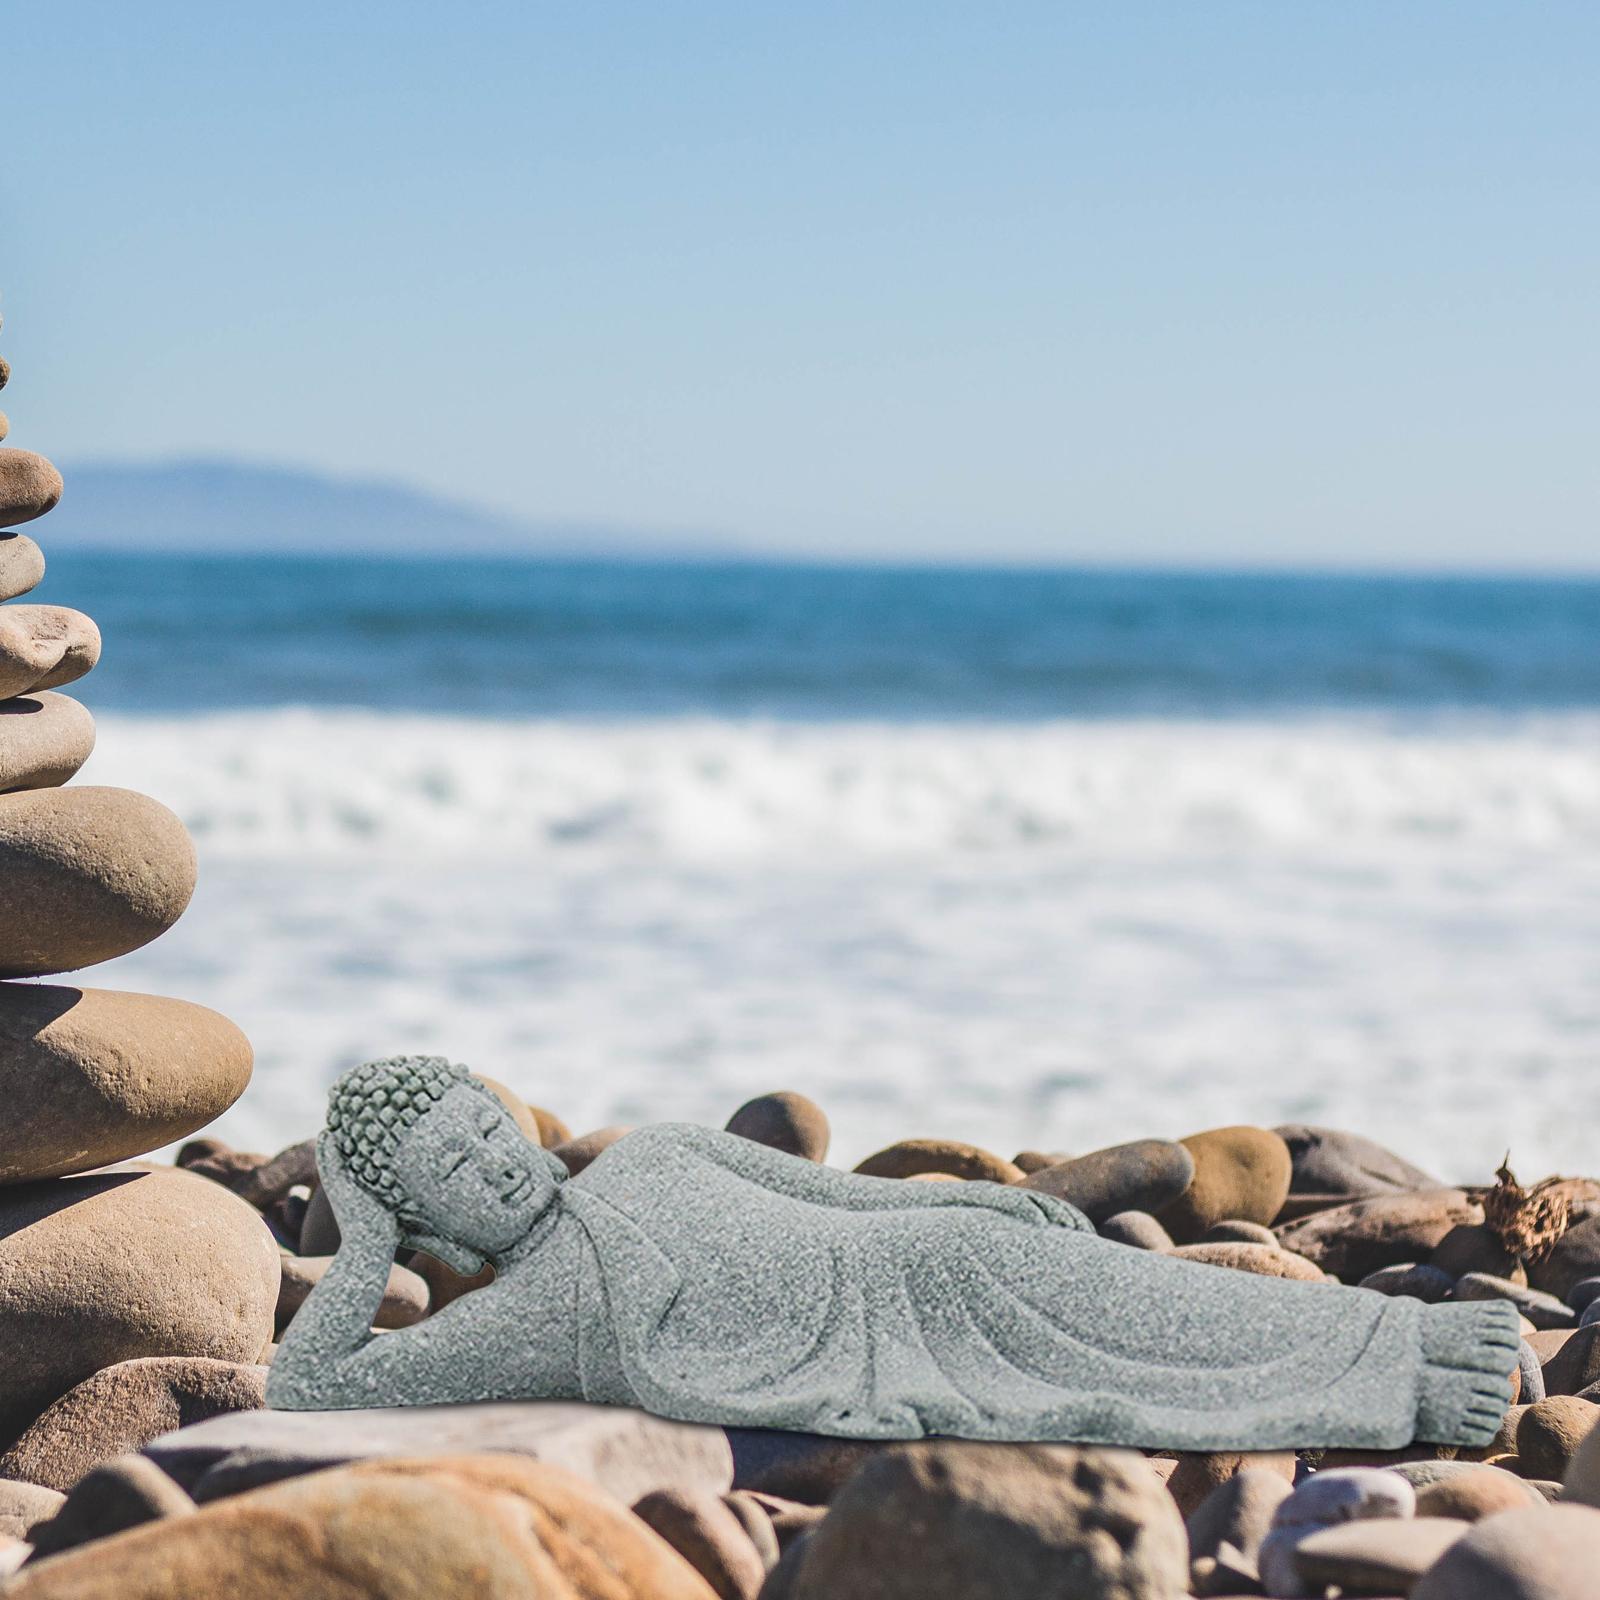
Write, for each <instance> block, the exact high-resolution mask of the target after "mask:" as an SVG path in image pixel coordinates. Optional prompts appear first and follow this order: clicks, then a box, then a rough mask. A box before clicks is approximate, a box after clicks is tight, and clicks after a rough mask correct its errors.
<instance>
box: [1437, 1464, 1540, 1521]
mask: <svg viewBox="0 0 1600 1600" xmlns="http://www.w3.org/2000/svg"><path fill="white" fill-rule="evenodd" d="M1527 1503H1528V1489H1527V1485H1526V1484H1524V1483H1523V1481H1522V1480H1521V1479H1520V1478H1518V1477H1517V1476H1515V1474H1513V1473H1510V1472H1505V1471H1502V1470H1500V1469H1499V1468H1485V1469H1484V1470H1483V1471H1481V1472H1463V1473H1459V1474H1457V1475H1456V1476H1455V1477H1452V1478H1445V1479H1442V1480H1441V1481H1440V1482H1438V1483H1430V1484H1429V1485H1427V1487H1426V1488H1423V1489H1419V1490H1418V1491H1417V1515H1418V1516H1419V1517H1454V1518H1455V1519H1456V1520H1457V1521H1458V1522H1476V1521H1478V1519H1479V1518H1480V1517H1492V1516H1493V1515H1494V1514H1495V1512H1497V1511H1516V1510H1518V1509H1520V1508H1521V1507H1523V1506H1526V1505H1527Z"/></svg>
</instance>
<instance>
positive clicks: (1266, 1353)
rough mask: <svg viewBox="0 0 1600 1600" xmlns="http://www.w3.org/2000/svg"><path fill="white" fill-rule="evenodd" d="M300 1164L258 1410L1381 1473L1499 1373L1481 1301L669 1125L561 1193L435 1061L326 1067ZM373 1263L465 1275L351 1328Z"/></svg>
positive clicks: (1447, 1432) (1513, 1326) (482, 1098)
mask: <svg viewBox="0 0 1600 1600" xmlns="http://www.w3.org/2000/svg"><path fill="white" fill-rule="evenodd" d="M317 1155H318V1169H319V1171H320V1173H321V1176H322V1184H323V1188H324V1190H325V1191H326V1193H327V1195H328V1198H329V1200H330V1201H331V1203H332V1205H333V1209H334V1213H335V1216H336V1217H337V1220H338V1223H339V1228H340V1233H341V1238H342V1243H341V1246H340V1250H339V1254H338V1257H337V1259H336V1260H335V1261H334V1263H333V1265H332V1267H331V1268H330V1269H329V1270H328V1272H327V1274H326V1276H324V1278H323V1279H322V1281H321V1282H320V1283H319V1284H318V1285H317V1287H316V1288H315V1289H314V1290H313V1291H312V1292H311V1295H310V1296H309V1298H308V1299H307V1300H306V1302H305V1305H304V1306H303V1307H302V1309H301V1310H300V1312H299V1313H298V1315H297V1316H296V1318H295V1320H294V1322H293V1324H292V1325H291V1327H290V1329H289V1332H288V1335H287V1336H286V1338H285V1339H284V1341H283V1343H282V1345H281V1347H280V1348H279V1350H278V1353H277V1356H276V1358H275V1359H274V1361H273V1364H272V1367H271V1369H270V1373H269V1376H268V1380H267V1403H268V1405H269V1406H273V1407H277V1408H280V1409H283V1410H324V1411H325V1410H332V1409H336V1408H344V1407H371V1406H378V1407H388V1406H407V1405H423V1404H439V1403H451V1402H454V1403H464V1402H470V1401H478V1400H493V1399H500V1400H506V1399H514V1398H519V1397H538V1398H542V1399H551V1400H557V1399H578V1398H583V1399H587V1400H590V1401H594V1402H597V1403H601V1404H611V1405H633V1406H638V1407H641V1408H642V1409H644V1410H647V1411H651V1412H654V1413H655V1414H657V1415H658V1416H664V1417H675V1418H678V1419H680V1420H682V1421H686V1422H707V1423H718V1424H722V1425H724V1426H730V1427H732V1426H743V1427H765V1428H789V1429H798V1430H802V1431H805V1432H812V1433H823V1434H830V1435H835V1436H838V1437H842V1438H856V1439H914V1438H922V1437H926V1436H929V1435H934V1434H943V1435H952V1436H956V1437H964V1438H976V1439H996V1440H1027V1439H1037V1440H1073V1441H1077V1442H1081V1443H1106V1444H1125V1445H1142V1446H1146V1447H1157V1448H1173V1449H1182V1450H1222V1449H1239V1450H1273V1449H1284V1448H1297V1447H1313V1446H1321V1447H1327V1448H1334V1447H1345V1448H1367V1449H1394V1448H1398V1447H1400V1446H1402V1445H1405V1444H1407V1443H1410V1442H1411V1441H1412V1440H1413V1439H1421V1440H1424V1441H1427V1442H1437V1443H1445V1444H1457V1445H1478V1444H1487V1443H1488V1442H1489V1441H1490V1440H1491V1439H1492V1438H1493V1437H1494V1434H1495V1432H1496V1431H1497V1429H1498V1427H1499V1424H1500V1420H1501V1418H1502V1416H1503V1414H1504V1412H1505V1410H1506V1406H1507V1403H1508V1399H1509V1393H1510V1388H1509V1385H1508V1384H1507V1382H1506V1378H1507V1376H1508V1375H1509V1373H1510V1372H1511V1370H1512V1368H1513V1366H1514V1365H1515V1363H1516V1357H1517V1345H1518V1331H1517V1330H1518V1319H1517V1313H1516V1310H1515V1308H1514V1307H1512V1306H1510V1305H1507V1304H1506V1303H1504V1302H1503V1301H1498V1300H1489V1301H1483V1302H1479V1303H1474V1304H1470V1305H1440V1306H1426V1305H1422V1304H1421V1303H1419V1302H1417V1301H1414V1300H1409V1299H1400V1298H1386V1297H1384V1296H1382V1295H1374V1294H1370V1293H1368V1292H1366V1291H1364V1290H1360V1289H1346V1288H1343V1287H1340V1286H1337V1285H1328V1284H1323V1283H1304V1282H1297V1281H1293V1280H1286V1279H1277V1278H1265V1277H1259V1276H1255V1275H1252V1274H1250V1273H1244V1272H1222V1271H1218V1270H1217V1269H1216V1268H1215V1267H1211V1266H1207V1265H1205V1264H1203V1263H1200V1262H1192V1261H1184V1260H1181V1259H1177V1258H1175V1257H1173V1256H1169V1255H1163V1254H1156V1253H1154V1252H1150V1251H1138V1250H1128V1249H1126V1248H1123V1247H1121V1246H1118V1245H1116V1244H1113V1243H1111V1242H1110V1241H1108V1240H1104V1239H1101V1238H1099V1237H1098V1236H1097V1235H1096V1234H1095V1232H1094V1228H1093V1225H1092V1224H1091V1223H1090V1221H1089V1219H1088V1218H1087V1217H1086V1216H1085V1215H1084V1214H1083V1213H1082V1212H1081V1211H1079V1210H1077V1209H1076V1208H1075V1207H1074V1206H1072V1205H1070V1204H1067V1203H1066V1202H1064V1201H1062V1200H1059V1199H1057V1198H1056V1197H1054V1196H1052V1195H1049V1194H1045V1193H1039V1192H1036V1191H1033V1190H1030V1189H1027V1188H1024V1187H1023V1186H1022V1185H1001V1184H995V1183H987V1182H977V1181H974V1182H966V1183H914V1182H905V1181H897V1180H893V1179H878V1178H872V1177H866V1176H862V1175H860V1174H855V1173H843V1172H838V1171H835V1170H833V1169H830V1168H827V1167H823V1166H820V1165H818V1164H817V1163H815V1162H810V1161H802V1160H800V1159H798V1158H797V1157H794V1156H790V1155H786V1154H785V1153H783V1152H782V1151H778V1150H773V1149H770V1148H768V1147H766V1146H764V1145H759V1144H755V1143H753V1142H751V1141H750V1140H748V1139H741V1138H739V1137H738V1136H736V1135H734V1134H729V1133H726V1132H718V1131H714V1130H712V1129H709V1128H701V1127H694V1126H691V1125H688V1124H680V1123H664V1124H658V1125H656V1126H653V1127H647V1128H640V1129H637V1130H635V1131H634V1132H632V1133H629V1134H626V1135H624V1136H623V1137H622V1138H620V1139H618V1140H617V1141H616V1143H615V1144H613V1145H611V1146H610V1147H609V1148H608V1149H606V1150H604V1151H603V1152H601V1154H600V1155H599V1156H597V1157H596V1159H595V1160H594V1161H593V1162H592V1163H591V1164H590V1165H589V1166H588V1167H586V1168H585V1169H584V1170H583V1172H582V1173H580V1174H576V1175H569V1174H568V1172H567V1170H566V1167H565V1165H564V1164H563V1163H562V1162H560V1161H559V1160H557V1159H556V1158H555V1157H554V1156H553V1155H552V1154H551V1152H549V1151H545V1150H541V1149H540V1148H539V1147H538V1146H536V1145H533V1144H531V1143H530V1142H529V1141H528V1140H527V1139H525V1138H523V1137H522V1136H521V1134H520V1133H519V1132H518V1130H517V1128H516V1125H515V1124H514V1123H513V1122H512V1120H511V1118H510V1116H509V1115H508V1113H507V1112H506V1110H505V1108H504V1107H503V1106H502V1105H501V1104H500V1102H499V1101H498V1100H497V1099H496V1098H495V1096H494V1095H493V1094H492V1093H491V1092H490V1091H489V1090H488V1089H486V1088H485V1087H484V1086H483V1085H482V1084H480V1083H479V1082H478V1081H477V1080H476V1079H474V1078H473V1077H472V1076H471V1075H470V1074H469V1073H468V1072H467V1070H466V1069H465V1068H464V1067H458V1066H452V1065H451V1064H450V1063H449V1062H446V1061H444V1060H442V1059H440V1058H438V1057H417V1056H410V1057H400V1058H397V1059H394V1060H390V1061H381V1062H369V1063H366V1064H365V1065H364V1066H362V1067H358V1068H355V1069H353V1070H352V1071H351V1072H349V1073H347V1074H346V1075H345V1077H344V1078H342V1079H341V1080H340V1082H339V1083H338V1084H336V1085H335V1087H334V1090H333V1094H332V1096H331V1098H330V1103H329V1111H328V1127H327V1130H326V1131H325V1132H324V1133H323V1135H322V1136H321V1138H320V1139H319V1141H318V1146H317ZM402 1246H409V1247H411V1248H414V1249H420V1250H425V1251H427V1252H429V1253H430V1254H431V1255H433V1256H435V1257H437V1258H438V1259H440V1260H442V1261H444V1262H445V1263H446V1264H447V1265H449V1266H451V1267H453V1268H454V1269H455V1270H456V1271H458V1272H464V1273H470V1272H474V1271H477V1270H479V1269H480V1268H481V1267H482V1266H483V1265H484V1264H485V1263H486V1262H488V1263H492V1264H493V1265H494V1267H495V1269H496V1276H495V1279H494V1281H493V1282H491V1283H489V1284H487V1285H486V1286H485V1287H483V1288H481V1289H479V1290H477V1291H476V1292H475V1293H473V1294H471V1295H468V1296H464V1297H463V1298H462V1299H461V1300H458V1301H457V1302H455V1303H454V1304H453V1305H451V1306H450V1307H448V1308H447V1310H446V1311H445V1312H444V1313H441V1314H440V1315H438V1316H436V1317H430V1318H428V1319H427V1320H425V1321H423V1322H420V1323H418V1324H416V1325H415V1326H413V1327H409V1328H402V1329H398V1330H396V1331H394V1332H391V1333H384V1334H378V1335H375V1334H374V1333H373V1332H372V1327H371V1324H372V1319H373V1314H374V1312H375V1311H376V1309H377V1307H378V1305H379V1303H380V1302H381V1300H382V1296H383V1291H384V1285H385V1283H386V1281H387V1279H388V1273H389V1266H390V1264H391V1262H392V1261H393V1260H394V1257H395V1253H396V1251H397V1249H399V1248H401V1247H402ZM329 1426H330V1424H329V1423H328V1422H326V1421H324V1422H323V1423H322V1427H324V1428H327V1427H329ZM247 1442H248V1441H247ZM230 1443H233V1441H230ZM233 1447H237V1444H234V1445H233ZM408 1447H409V1448H411V1449H412V1450H416V1449H417V1447H418V1446H417V1441H416V1440H415V1438H412V1439H411V1440H409V1441H408Z"/></svg>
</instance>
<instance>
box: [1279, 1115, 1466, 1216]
mask: <svg viewBox="0 0 1600 1600" xmlns="http://www.w3.org/2000/svg"><path fill="white" fill-rule="evenodd" d="M1272 1131H1273V1132H1274V1133H1275V1134H1277V1136H1278V1137H1279V1138H1280V1139H1282V1140H1283V1142H1284V1143H1285V1144H1286V1145H1288V1147H1289V1160H1290V1163H1291V1171H1292V1176H1291V1177H1290V1179H1289V1193H1290V1194H1342V1195H1345V1196H1347V1197H1348V1198H1349V1199H1351V1200H1364V1199H1366V1198H1367V1197H1368V1196H1369V1195H1375V1194H1400V1193H1403V1192H1404V1191H1405V1190H1408V1189H1443V1188H1445V1187H1446V1185H1445V1184H1443V1183H1441V1182H1440V1181H1439V1180H1438V1179H1437V1178H1435V1177H1434V1176H1433V1175H1432V1174H1431V1173H1427V1172H1424V1171H1423V1170H1422V1168H1421V1167H1414V1166H1412V1164H1411V1163H1410V1162H1409V1161H1407V1160H1405V1159H1404V1158H1403V1157H1401V1156H1397V1155H1396V1154H1395V1153H1394V1151H1392V1150H1388V1149H1385V1148H1384V1146H1382V1145H1381V1144H1378V1143H1376V1142H1375V1141H1374V1140H1371V1139H1364V1138H1363V1137H1362V1136H1361V1135H1360V1134H1359V1133H1347V1132H1346V1131H1345V1130H1344V1129H1343V1128H1319V1127H1316V1126H1314V1125H1313V1124H1311V1123H1306V1122H1290V1123H1285V1124H1284V1125H1283V1126H1282V1127H1281V1128H1274V1129H1273V1130H1272Z"/></svg>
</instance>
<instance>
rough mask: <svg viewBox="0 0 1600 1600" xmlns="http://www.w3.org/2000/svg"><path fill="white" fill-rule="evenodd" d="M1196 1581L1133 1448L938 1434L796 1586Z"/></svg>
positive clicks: (894, 1595) (1154, 1594) (915, 1596)
mask: <svg viewBox="0 0 1600 1600" xmlns="http://www.w3.org/2000/svg"><path fill="white" fill-rule="evenodd" d="M780 1570H781V1569H780ZM1188 1579H1189V1547H1188V1539H1187V1537H1186V1535H1185V1533H1184V1528H1183V1521H1182V1519H1181V1518H1180V1517H1179V1515H1178V1511H1177V1507H1176V1506H1175V1505H1174V1504H1173V1502H1172V1498H1171V1496H1170V1495H1168V1494H1167V1492H1166V1490H1165V1489H1164V1488H1163V1487H1162V1486H1161V1482H1160V1479H1159V1478H1157V1477H1156V1476H1155V1474H1154V1473H1152V1472H1151V1470H1150V1468H1149V1466H1148V1464H1147V1463H1146V1462H1145V1461H1144V1460H1143V1458H1142V1457H1140V1456H1138V1455H1137V1454H1135V1453H1134V1452H1132V1451H1127V1450H1100V1449H1082V1450H1079V1449H1073V1448H1070V1447H1066V1446H1049V1445H1020V1444H1018V1445H1001V1444H969V1443H957V1442H939V1443H924V1444H913V1445H906V1446H901V1447H897V1448H893V1449H889V1450H884V1451H881V1452H880V1453H879V1454H878V1455H876V1456H874V1457H873V1458H872V1460H870V1461H869V1462H867V1464H866V1465H865V1466H863V1467H862V1468H861V1469H860V1471H858V1472H857V1473H856V1474H855V1476H854V1477H853V1478H851V1479H850V1481H849V1482H848V1483H847V1484H845V1486H844V1487H843V1488H842V1489H841V1490H840V1491H839V1493H838V1495H837V1496H835V1498H834V1500H833V1503H832V1505H831V1506H830V1507H829V1510H828V1514H827V1516H826V1517H824V1518H823V1520H822V1521H821V1522H820V1523H819V1524H818V1525H817V1527H816V1529H815V1530H814V1531H813V1532H812V1533H810V1534H808V1535H807V1536H806V1549H805V1558H804V1561H803V1562H802V1563H801V1565H800V1570H799V1573H798V1575H797V1577H796V1579H795V1583H794V1587H793V1589H792V1591H791V1593H792V1594H793V1596H794V1600H927V1597H929V1596H931V1595H940V1596H946V1597H949V1600H978V1597H981V1596H989V1595H1007V1596H1012V1595H1015V1596H1025V1595H1027V1596H1031V1595H1038V1596H1044V1595H1063V1596H1065V1595H1085V1596H1088V1595H1094V1596H1103V1597H1106V1600H1171V1597H1173V1596H1176V1595H1181V1594H1183V1593H1184V1592H1185V1590H1186V1589H1187V1588H1188ZM8 1600H9V1597H8Z"/></svg>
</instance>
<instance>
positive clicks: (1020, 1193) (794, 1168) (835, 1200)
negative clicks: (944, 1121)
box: [580, 1122, 1092, 1231]
mask: <svg viewBox="0 0 1600 1600" xmlns="http://www.w3.org/2000/svg"><path fill="white" fill-rule="evenodd" d="M636 1140H647V1141H660V1142H670V1143H671V1145H672V1146H673V1147H674V1148H676V1149H678V1150H684V1151H688V1152H690V1153H692V1154H693V1155H695V1156H697V1157H698V1158H699V1159H701V1160H703V1161H708V1162H711V1163H712V1164H713V1165H715V1166H718V1167H720V1168H722V1169H723V1170H724V1171H726V1172H731V1173H733V1174H734V1175H735V1176H737V1177H740V1178H744V1179H746V1180H747V1181H749V1182H750V1183H754V1184H759V1185H760V1186H761V1187H762V1188H763V1189H768V1190H771V1191H772V1192H773V1193H774V1194H781V1195H785V1196H787V1197H788V1198H790V1199H793V1200H803V1201H806V1202H807V1203H809V1204H811V1205H819V1206H832V1207H835V1208H837V1209H839V1210H842V1211H924V1210H933V1209H935V1208H943V1207H948V1206H965V1207H973V1206H978V1207H981V1208H983V1209H984V1210H988V1211H998V1212H1001V1213H1003V1214H1004V1215H1007V1216H1011V1217H1014V1218H1016V1219H1017V1220H1018V1221H1020V1222H1028V1223H1034V1224H1046V1225H1055V1226H1058V1227H1066V1228H1076V1229H1080V1230H1082V1229H1086V1228H1089V1227H1090V1224H1089V1223H1088V1222H1087V1220H1086V1219H1085V1218H1084V1217H1083V1214H1082V1213H1081V1212H1079V1211H1078V1210H1077V1209H1076V1208H1075V1207H1073V1206H1071V1205H1069V1204H1068V1203H1067V1202H1066V1201H1064V1200H1059V1199H1057V1198H1056V1197H1055V1196H1054V1195H1048V1194H1044V1193H1042V1192H1040V1191H1037V1190H1033V1189H1019V1188H1012V1187H1011V1186H1009V1185H1007V1184H1003V1183H986V1182H981V1181H971V1182H960V1183H914V1182H909V1181H907V1180H906V1179H904V1178H871V1177H867V1176H865V1175H864V1174H861V1173H857V1172H840V1171H839V1170H838V1169H837V1168H835V1167H825V1166H823V1165H822V1164H821V1163H820V1162H816V1161H806V1160H803V1159H802V1158H801V1157H799V1156H791V1155H788V1154H786V1153H785V1152H784V1151H782V1150H774V1149H772V1148H771V1147H770V1146H768V1145H763V1144H757V1143H756V1142H755V1141H754V1140H752V1139H745V1138H742V1137H740V1135H738V1134H735V1133H723V1132H719V1131H717V1130H716V1129H713V1128H702V1127H699V1126H697V1125H696V1124H693V1123H688V1122H666V1123H657V1124H655V1125H654V1126H653V1127H648V1128H640V1129H638V1130H637V1131H636V1132H634V1133H631V1134H629V1135H628V1136H627V1139H626V1140H624V1141H620V1143H632V1142H633V1141H636ZM580 1181H581V1180H580ZM1091 1231H1092V1230H1091Z"/></svg>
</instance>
